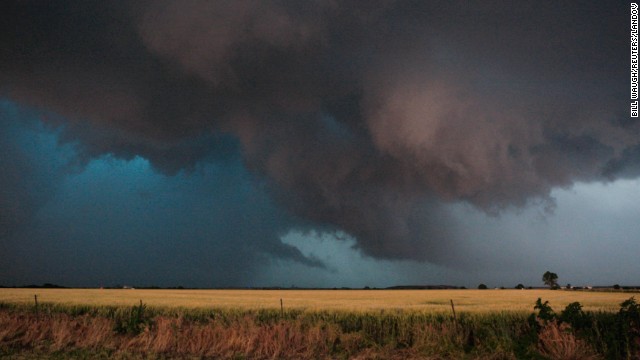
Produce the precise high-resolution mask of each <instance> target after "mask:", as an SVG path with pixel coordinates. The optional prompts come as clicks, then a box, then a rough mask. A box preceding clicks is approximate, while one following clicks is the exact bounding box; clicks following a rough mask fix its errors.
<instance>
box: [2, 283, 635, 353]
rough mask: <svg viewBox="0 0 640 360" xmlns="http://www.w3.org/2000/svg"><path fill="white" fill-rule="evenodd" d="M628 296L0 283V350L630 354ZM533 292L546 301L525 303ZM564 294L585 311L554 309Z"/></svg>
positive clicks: (632, 347)
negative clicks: (1, 285) (41, 286)
mask: <svg viewBox="0 0 640 360" xmlns="http://www.w3.org/2000/svg"><path fill="white" fill-rule="evenodd" d="M34 295H37V296H38V304H39V306H38V307H36V306H34V305H35V304H34ZM631 296H633V294H630V293H620V292H590V291H564V290H557V291H551V290H138V289H136V290H125V289H118V290H113V289H104V290H102V289H0V358H5V357H8V358H20V359H32V358H33V359H40V358H59V359H65V358H104V359H110V358H122V359H143V358H144V359H151V358H158V359H160V358H174V357H176V358H200V357H207V358H220V359H267V358H272V359H351V358H358V359H434V358H438V359H440V358H448V359H488V358H491V359H602V358H608V359H631V358H637V357H638V355H639V354H640V336H638V334H640V307H639V306H638V304H637V303H636V302H635V301H633V300H628V299H629V298H630V297H631ZM538 298H542V300H543V301H549V305H551V306H552V307H553V310H554V311H555V313H554V312H550V309H548V310H544V311H542V310H540V308H538V309H537V310H535V311H534V304H535V303H536V300H537V299H538ZM280 299H282V301H283V303H284V311H281V310H280ZM451 300H453V302H454V304H455V308H456V313H457V316H456V317H454V316H453V313H452V311H451V304H450V301H451ZM625 300H628V301H627V305H625V306H626V307H624V306H623V307H621V303H622V302H623V301H625ZM574 302H579V303H580V304H582V305H583V306H584V310H585V311H586V312H583V311H582V310H580V308H579V307H578V308H576V307H575V304H574V305H572V306H569V307H567V309H565V307H566V306H567V305H568V304H570V303H574ZM545 306H546V305H542V304H541V307H545ZM569 308H571V309H572V310H570V311H569V310H568V309H569ZM623 310H624V311H623ZM543 313H544V314H543ZM543 315H544V316H543ZM536 316H538V317H536Z"/></svg>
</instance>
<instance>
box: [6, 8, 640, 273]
mask: <svg viewBox="0 0 640 360" xmlns="http://www.w3.org/2000/svg"><path fill="white" fill-rule="evenodd" d="M0 6H1V9H0V13H1V14H2V15H0V17H1V18H2V21H1V22H0V43H1V44H2V48H1V49H0V95H2V96H4V97H5V98H7V99H10V100H12V101H15V102H17V103H19V104H21V105H22V106H28V107H33V108H37V109H39V111H41V112H43V113H47V114H52V115H51V116H45V117H43V119H42V121H43V122H44V123H45V124H46V126H50V127H53V128H56V129H58V131H59V132H60V135H59V137H60V142H61V144H74V146H75V149H76V150H77V151H78V153H79V157H80V159H81V161H82V162H84V163H88V162H89V161H90V160H91V159H95V158H100V157H102V156H105V155H110V156H113V157H115V158H119V159H128V160H131V159H135V158H136V157H140V158H144V159H147V160H148V161H149V162H150V164H151V166H152V167H153V168H154V169H156V170H157V171H159V172H161V173H162V174H166V175H168V176H178V175H176V174H183V173H185V172H186V173H188V172H190V171H195V170H194V169H197V168H198V166H200V164H211V163H217V162H224V161H229V159H230V158H234V156H237V155H238V154H240V156H241V160H240V161H241V164H242V167H243V168H244V169H246V170H248V173H249V174H251V175H250V176H251V177H252V179H254V181H255V183H257V184H260V186H263V187H264V188H265V189H266V191H267V193H268V194H269V195H270V197H271V199H272V200H273V201H275V203H276V204H277V205H278V207H281V208H282V209H284V210H282V211H283V214H286V215H282V216H290V217H291V220H290V221H289V222H286V225H283V226H278V227H277V229H276V230H273V229H272V230H265V231H268V233H270V234H275V233H278V234H279V233H282V231H283V229H286V228H301V229H309V228H314V227H317V228H322V229H326V230H327V231H343V232H345V233H347V234H349V235H351V236H353V237H354V238H355V241H356V243H355V246H356V247H357V248H358V249H360V250H361V251H362V252H363V253H364V254H367V255H370V256H373V257H376V258H384V259H415V260H426V261H429V262H433V263H439V264H453V263H455V262H456V261H457V260H459V259H460V255H455V254H456V253H458V252H459V251H460V249H459V246H460V244H459V241H458V239H457V238H456V235H455V234H454V232H453V231H451V229H452V228H453V227H455V221H454V220H453V219H452V217H451V216H450V214H449V212H448V211H447V210H445V209H444V208H445V207H446V206H447V205H448V204H454V203H465V204H470V205H471V206H473V207H475V208H477V209H480V210H482V211H484V212H487V213H489V214H499V213H501V212H504V211H506V210H508V209H513V208H522V207H524V206H526V205H527V204H530V203H532V202H540V201H542V202H547V203H549V204H552V203H553V199H552V198H551V196H550V194H551V192H552V190H553V189H554V188H558V187H560V188H567V187H570V186H572V185H573V184H574V183H576V182H585V183H588V182H608V181H612V180H615V179H617V178H621V177H625V178H635V177H637V176H638V175H639V174H640V172H639V170H638V169H639V168H640V167H639V165H638V164H639V162H638V158H640V157H639V156H638V155H639V154H640V151H639V150H638V149H640V122H638V121H634V120H629V117H628V114H627V107H628V103H627V102H628V101H627V100H626V99H627V93H626V92H627V89H628V86H627V85H625V84H628V80H627V68H628V66H627V62H628V44H627V42H626V41H627V40H626V39H627V27H626V26H623V25H624V24H626V22H625V21H624V19H627V15H626V11H627V9H626V7H625V4H622V3H620V4H611V3H605V2H600V3H596V2H571V3H569V2H560V3H558V2H537V3H530V4H517V5H516V4H510V3H505V2H492V1H488V2H487V1H483V2H475V3H469V2H457V1H442V2H427V1H397V2H396V1H370V2H359V1H341V2H334V1H275V0H274V1H252V0H239V1H229V2H227V1H198V0H188V1H178V0H176V1H168V0H167V1H149V2H144V1H141V2H128V1H108V2H105V1H55V2H53V1H52V2H45V1H5V2H3V4H2V5H0ZM229 138H232V139H233V140H231V141H229V140H228V139H229ZM0 146H2V147H3V149H4V147H7V146H10V143H8V142H6V141H5V140H3V143H0ZM8 154H13V153H11V152H4V151H3V155H2V161H3V162H11V164H13V161H14V160H12V159H13V156H14V155H8ZM15 161H17V160H15ZM13 169H14V170H12V172H13V173H15V174H20V175H19V176H26V175H24V174H28V173H29V169H20V168H15V167H14V168H13ZM2 181H3V182H5V183H6V182H9V181H12V180H11V179H10V178H8V177H7V176H4V177H2ZM12 184H13V183H10V184H8V185H7V186H8V187H9V188H15V189H18V190H19V191H20V186H23V185H20V186H18V185H15V184H13V185H12ZM24 186H26V185H24ZM25 191H27V190H25ZM29 196H31V195H29ZM238 201H247V199H238ZM16 203H18V201H17V200H13V199H11V198H7V197H6V196H4V195H3V198H2V203H1V204H0V212H2V214H5V213H7V212H8V211H12V214H13V215H11V217H25V216H28V214H29V211H28V210H9V209H16V205H15V204H16ZM20 203H21V204H22V203H24V204H27V205H25V206H26V207H27V208H29V207H31V206H32V205H28V204H30V202H29V201H26V202H22V201H20ZM33 206H35V205H33ZM3 218H5V217H4V216H3ZM16 221H17V220H16ZM12 222H13V220H12ZM12 222H11V223H5V222H3V223H2V227H3V228H4V227H8V226H13V225H12ZM255 231H262V230H260V229H258V228H256V230H255ZM235 238H237V237H233V239H235ZM203 241H206V240H203ZM230 241H235V240H230ZM257 243H260V242H259V241H256V242H254V243H252V244H257ZM263 250H264V251H266V252H267V253H271V254H276V255H278V256H282V257H284V258H292V259H295V260H297V261H300V262H302V263H306V264H308V265H312V266H322V264H321V263H319V262H318V261H317V260H315V259H312V258H307V257H304V256H303V255H302V254H301V253H299V252H298V251H297V250H296V249H295V248H293V247H290V246H289V245H286V244H283V243H281V242H279V240H277V238H274V239H272V240H265V242H264V249H263Z"/></svg>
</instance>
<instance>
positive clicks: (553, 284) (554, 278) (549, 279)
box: [542, 271, 558, 289]
mask: <svg viewBox="0 0 640 360" xmlns="http://www.w3.org/2000/svg"><path fill="white" fill-rule="evenodd" d="M542 281H544V284H545V285H547V286H549V287H550V288H552V289H556V288H557V287H558V274H556V273H552V272H550V271H547V272H546V273H544V275H542Z"/></svg>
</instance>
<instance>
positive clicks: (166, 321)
mask: <svg viewBox="0 0 640 360" xmlns="http://www.w3.org/2000/svg"><path fill="white" fill-rule="evenodd" d="M114 325H115V324H114V321H113V320H111V319H106V318H101V317H90V316H88V315H83V316H77V317H72V316H69V315H66V314H52V315H46V316H42V315H41V316H40V318H39V319H38V318H36V316H35V314H33V313H20V312H11V311H6V310H5V311H0V329H2V330H0V346H1V347H4V348H9V349H11V348H13V349H19V351H21V350H24V349H27V350H29V349H30V350H29V351H32V350H36V351H40V352H41V353H45V354H46V353H51V352H56V351H58V352H60V351H62V352H64V351H73V350H78V349H85V350H89V351H104V350H105V349H106V350H108V351H110V352H112V354H113V355H114V356H118V355H120V356H122V355H123V354H138V355H149V356H157V355H160V356H167V357H170V358H174V357H178V358H189V357H197V358H223V359H231V358H248V359H325V358H326V359H329V358H336V357H338V358H350V359H412V358H414V359H429V358H442V357H443V356H445V357H450V356H453V357H454V358H458V357H459V356H462V355H463V354H464V353H463V352H462V350H460V349H461V348H462V346H461V345H462V344H463V342H464V341H465V339H464V338H465V336H464V334H463V333H461V332H459V331H458V330H457V329H456V328H455V327H454V326H453V325H452V324H423V325H418V324H416V325H414V326H413V327H412V329H411V331H410V332H411V338H412V339H413V340H411V343H409V342H407V343H406V344H405V345H404V346H401V347H400V348H399V347H398V346H395V345H394V346H391V345H388V346H384V345H380V344H376V343H374V342H372V340H371V339H370V338H369V337H368V336H367V335H366V334H365V333H363V332H344V331H343V330H341V329H340V328H339V326H337V325H336V324H331V323H316V324H310V323H307V322H304V321H300V320H281V321H277V322H274V323H269V324H264V323H259V322H257V321H256V319H255V318H253V317H251V316H245V317H243V318H239V319H236V320H235V321H234V322H232V323H220V322H216V321H215V320H212V321H210V322H206V323H201V322H193V321H189V320H186V319H184V318H168V317H162V316H160V317H156V318H155V319H154V325H153V326H152V327H147V328H145V329H144V331H143V332H142V333H140V334H137V335H133V334H117V333H116V332H114V331H113V326H114ZM405 340H407V341H408V340H409V339H408V338H407V339H405ZM451 345H454V346H453V347H452V346H451ZM450 349H454V350H450ZM455 349H457V350H455ZM492 352H494V351H493V349H488V350H487V354H489V353H492ZM502 358H504V356H502Z"/></svg>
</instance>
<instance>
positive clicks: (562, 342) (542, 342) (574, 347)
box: [538, 321, 602, 360]
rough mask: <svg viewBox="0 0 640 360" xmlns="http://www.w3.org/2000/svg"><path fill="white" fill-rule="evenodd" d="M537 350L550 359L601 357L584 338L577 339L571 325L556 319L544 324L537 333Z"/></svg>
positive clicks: (572, 359) (564, 359)
mask: <svg viewBox="0 0 640 360" xmlns="http://www.w3.org/2000/svg"><path fill="white" fill-rule="evenodd" d="M538 340H539V344H538V347H539V351H540V353H541V354H542V355H544V356H546V357H548V358H549V359H552V360H596V359H601V358H602V356H600V355H598V354H597V353H596V352H595V350H594V349H593V348H592V347H591V346H590V345H589V344H587V342H585V341H584V340H581V339H577V338H576V337H575V335H574V334H573V332H572V331H571V327H570V326H569V325H568V324H566V323H560V324H559V323H558V322H556V321H552V322H549V323H548V324H546V325H544V327H543V328H542V330H541V331H540V334H539V335H538Z"/></svg>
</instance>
